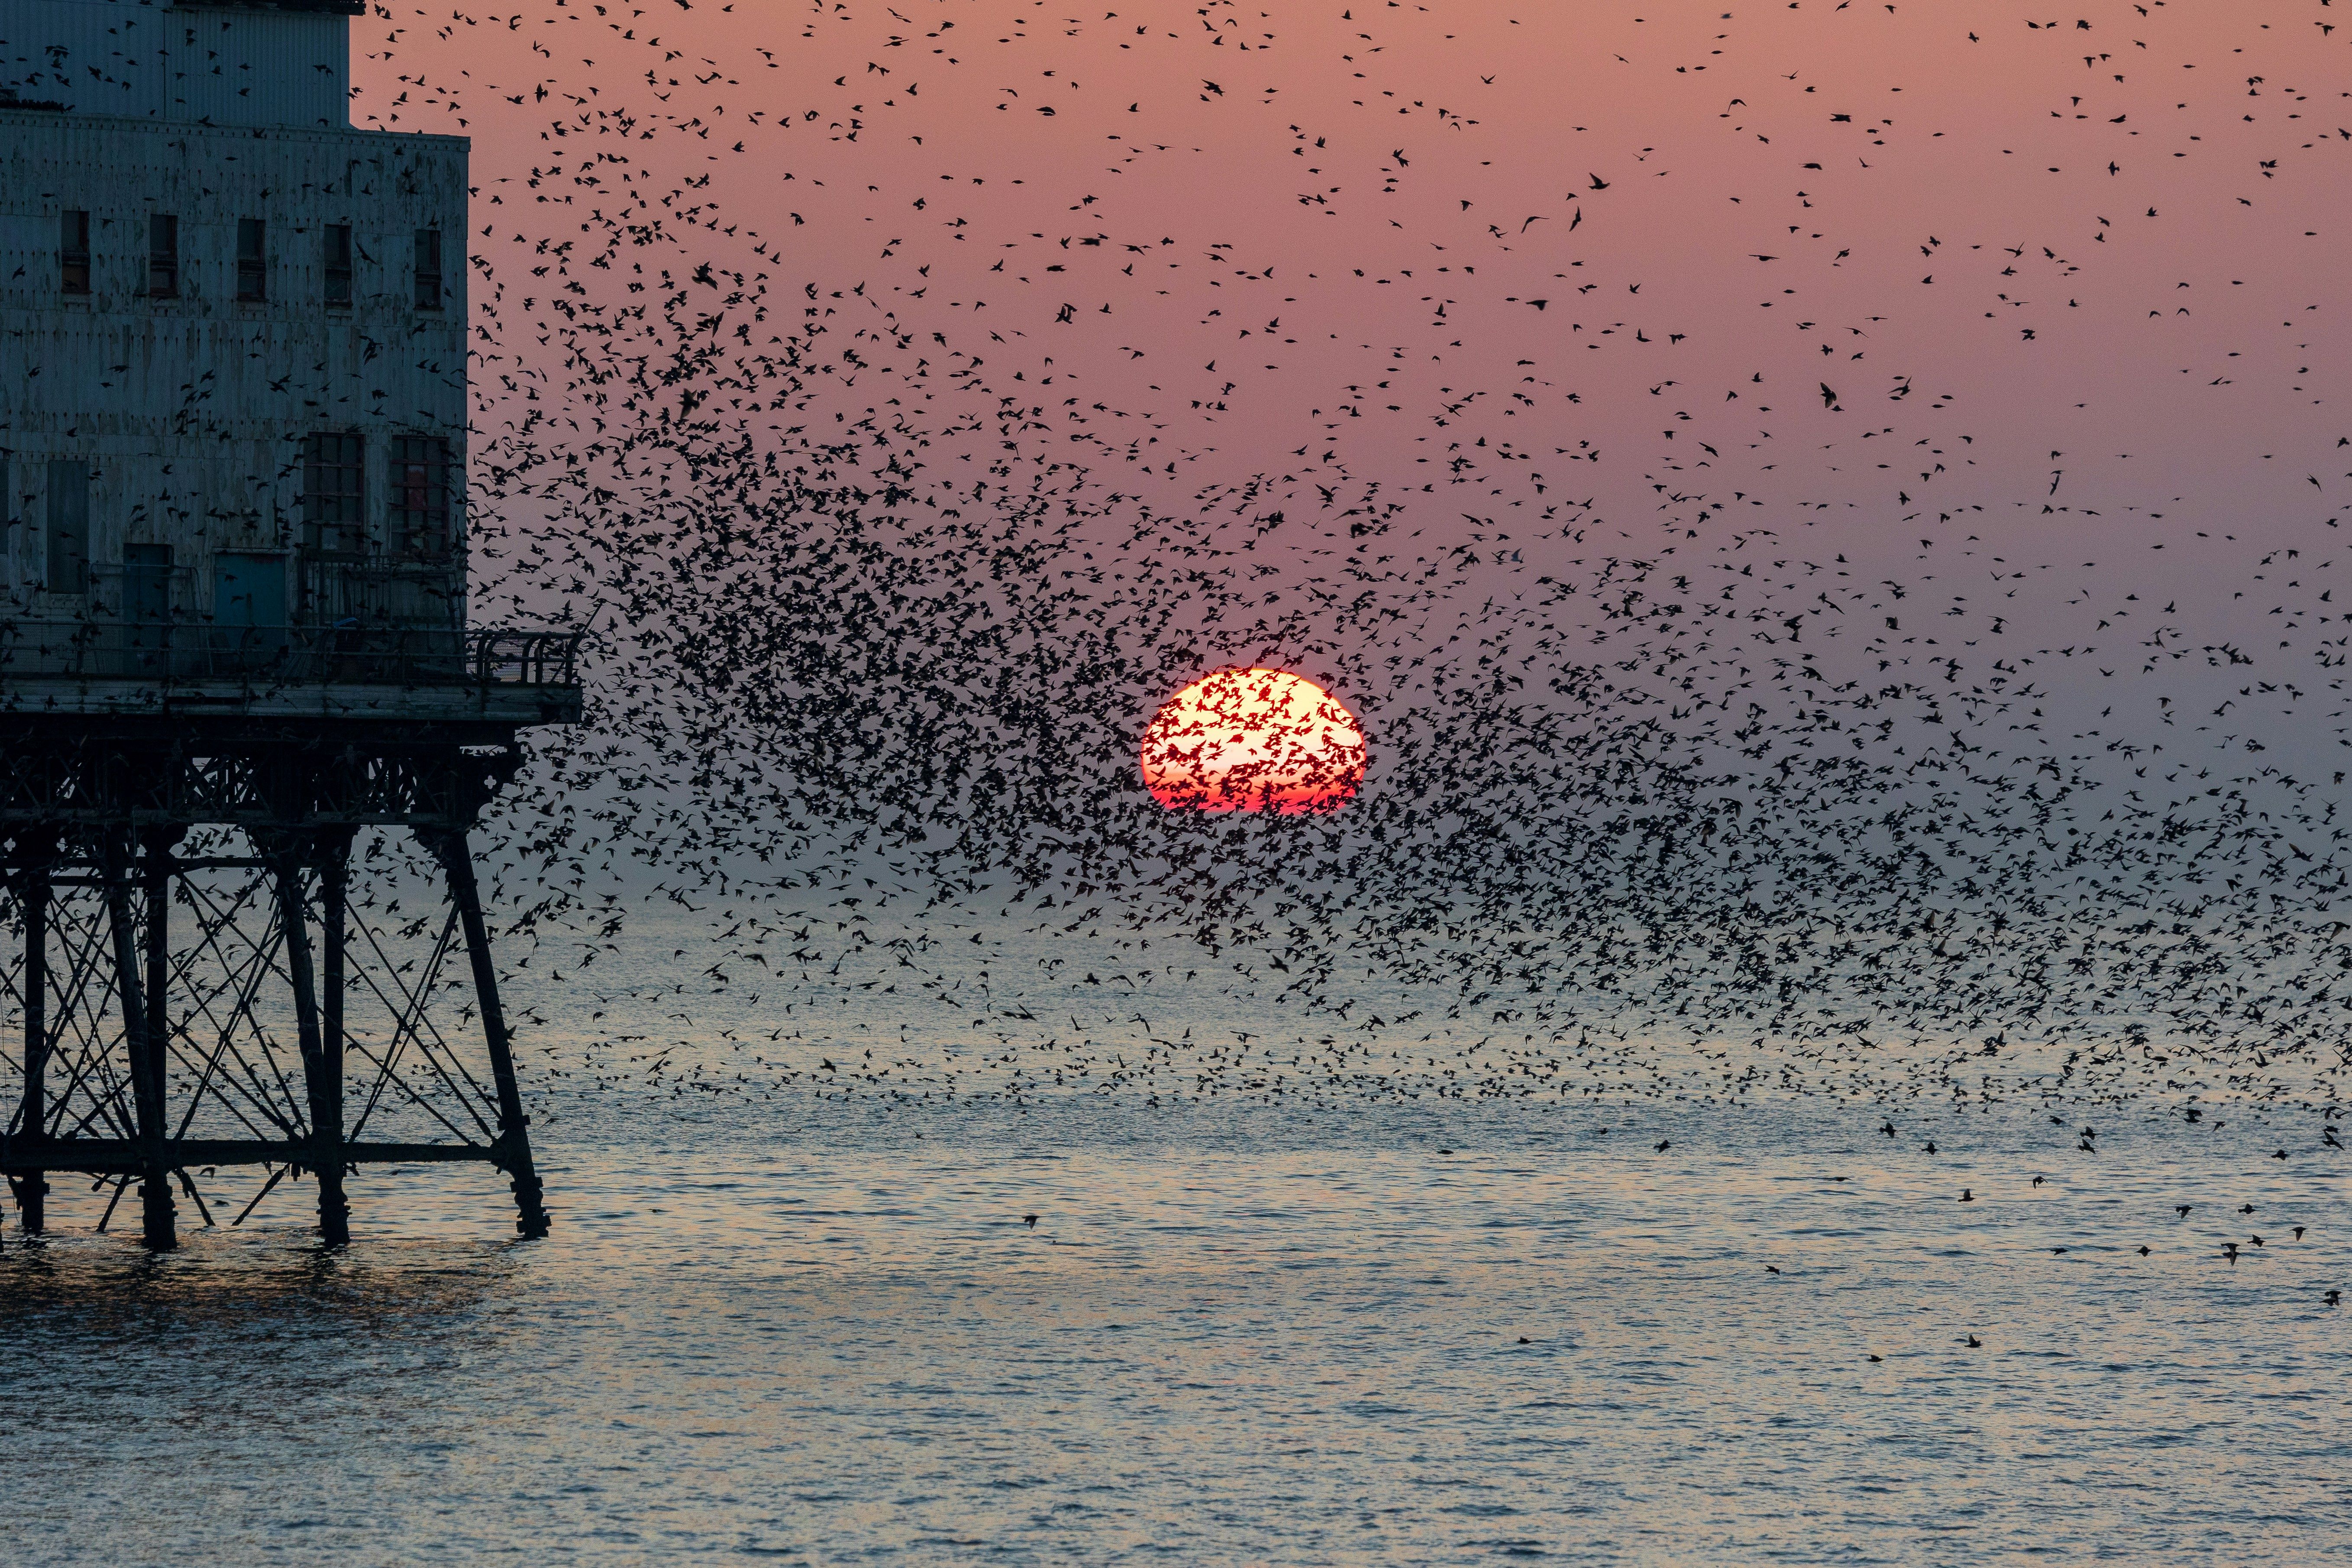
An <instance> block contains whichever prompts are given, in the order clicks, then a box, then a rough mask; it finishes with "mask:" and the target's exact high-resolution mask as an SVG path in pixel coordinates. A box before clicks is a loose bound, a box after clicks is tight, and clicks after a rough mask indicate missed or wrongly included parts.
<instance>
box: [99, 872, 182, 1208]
mask: <svg viewBox="0 0 2352 1568" xmlns="http://www.w3.org/2000/svg"><path fill="white" fill-rule="evenodd" d="M106 912H107V921H108V924H109V925H110V927H111V928H112V934H113V938H114V979H115V988H116V994H117V995H118V996H120V998H121V1005H122V1040H123V1044H124V1046H125V1047H126V1048H127V1049H128V1051H129V1054H130V1057H131V1101H132V1105H133V1107H134V1109H135V1113H136V1121H137V1126H138V1132H139V1149H140V1154H141V1159H140V1164H139V1175H140V1184H139V1199H140V1234H141V1237H142V1239H143V1240H144V1241H145V1242H146V1244H147V1245H148V1246H149V1247H154V1248H155V1249H157V1250H158V1251H163V1250H167V1249H169V1248H171V1247H177V1246H178V1245H179V1241H180V1238H179V1232H178V1221H177V1216H176V1215H175V1214H174V1211H173V1204H172V1171H171V1163H170V1162H169V1160H168V1159H167V1158H166V1156H165V1154H164V1126H163V1062H162V1059H161V1058H162V1056H163V1052H162V1050H161V1049H160V1048H159V1047H160V1046H161V1044H162V1042H161V1041H160V1040H159V1039H158V1038H157V1037H156V1036H155V1034H154V1032H153V1031H152V1027H151V1018H150V1015H149V1012H148V1008H147V999H146V994H145V993H146V985H145V984H144V983H143V982H142V979H141V977H140V973H139V967H140V966H139V940H138V931H137V926H136V922H135V921H133V919H132V917H131V857H130V851H129V846H128V844H127V843H126V842H125V838H124V836H110V837H109V838H108V841H107V846H106Z"/></svg>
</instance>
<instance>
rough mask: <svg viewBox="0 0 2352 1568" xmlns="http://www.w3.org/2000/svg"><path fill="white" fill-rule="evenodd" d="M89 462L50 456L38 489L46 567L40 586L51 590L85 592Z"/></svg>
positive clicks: (71, 592) (80, 459)
mask: <svg viewBox="0 0 2352 1568" xmlns="http://www.w3.org/2000/svg"><path fill="white" fill-rule="evenodd" d="M90 479H91V474H90V471H89V462H88V461H87V460H86V459H83V458H50V459H49V467H48V473H47V476H46V483H45V484H44V485H43V487H42V489H43V491H44V494H43V496H42V498H41V499H42V502H43V512H44V515H43V518H42V528H41V534H42V540H41V542H42V546H43V553H44V554H45V555H46V556H47V560H46V562H45V563H44V564H45V565H46V567H47V570H46V571H45V572H44V573H43V574H42V581H41V586H42V587H43V588H44V589H45V590H46V591H47V592H49V593H52V594H73V595H81V596H85V597H86V596H88V595H89V481H90Z"/></svg>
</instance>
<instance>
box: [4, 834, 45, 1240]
mask: <svg viewBox="0 0 2352 1568" xmlns="http://www.w3.org/2000/svg"><path fill="white" fill-rule="evenodd" d="M17 886H18V889H19V891H18V900H19V902H20V903H21V904H22V906H23V908H24V911H25V1097H24V1099H23V1100H22V1101H21V1102H20V1104H19V1107H18V1110H17V1116H16V1129H17V1131H16V1136H17V1138H18V1139H19V1140H20V1141H21V1140H26V1139H31V1140H36V1141H37V1140H39V1139H41V1138H44V1137H46V1136H47V1132H48V1127H49V1105H48V1084H47V1075H48V1061H49V868H48V867H47V865H46V864H38V863H37V864H34V865H30V866H27V867H26V868H25V874H24V877H23V879H22V880H21V881H20V882H19V883H18V884H17ZM48 1174H49V1173H47V1171H44V1170H41V1169H39V1168H38V1167H37V1166H36V1167H30V1168H27V1169H26V1170H25V1171H23V1172H21V1173H17V1174H16V1175H15V1176H14V1177H12V1179H11V1182H12V1184H13V1185H14V1186H15V1188H16V1215H17V1223H18V1224H20V1225H21V1226H24V1228H25V1232H26V1235H28V1236H38V1235H40V1234H41V1232H42V1231H43V1230H45V1229H47V1226H48V1195H49V1182H48Z"/></svg>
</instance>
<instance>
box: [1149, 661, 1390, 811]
mask: <svg viewBox="0 0 2352 1568" xmlns="http://www.w3.org/2000/svg"><path fill="white" fill-rule="evenodd" d="M1142 761H1143V784H1144V787H1145V788H1147V789H1149V790H1150V792H1151V795H1152V798H1153V799H1155V800H1157V801H1159V802H1160V805H1165V806H1169V807H1171V808H1174V807H1187V806H1189V807H1191V808H1192V809H1193V810H1196V811H1216V812H1223V811H1272V812H1279V813H1282V814H1284V815H1286V816H1287V815H1292V814H1295V813H1298V812H1308V811H1331V810H1336V809H1337V808H1338V807H1339V806H1341V805H1346V804H1347V803H1348V801H1349V799H1351V798H1352V797H1353V796H1354V795H1355V793H1356V786H1357V785H1359V784H1361V783H1363V780H1364V761H1365V750H1364V731H1363V728H1362V726H1360V725H1359V724H1358V723H1357V722H1356V716H1355V715H1354V714H1352V713H1350V712H1349V711H1348V710H1347V709H1346V708H1344V707H1342V706H1341V705H1340V703H1339V700H1338V699H1336V698H1334V697H1333V696H1332V695H1331V694H1330V693H1329V692H1328V691H1326V690H1324V689H1322V688H1321V687H1319V686H1318V685H1316V684H1315V683H1314V682H1313V681H1311V680H1308V679H1304V678H1303V677H1300V676H1296V675H1293V674H1291V673H1290V672H1289V671H1288V670H1284V669H1220V670H1217V671H1215V672H1214V673H1213V674H1210V675H1204V676H1202V678H1201V679H1198V680H1196V681H1194V682H1193V683H1192V685H1190V686H1188V687H1186V688H1185V689H1183V690H1181V691H1180V692H1178V693H1177V694H1176V695H1175V696H1173V697H1171V698H1170V699H1169V700H1167V702H1166V703H1165V704H1163V705H1162V706H1161V708H1160V711H1159V713H1158V714H1157V715H1156V716H1154V718H1153V719H1152V721H1151V725H1150V728H1149V729H1147V730H1146V731H1144V732H1143V758H1142Z"/></svg>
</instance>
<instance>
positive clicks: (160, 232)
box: [147, 213, 180, 300]
mask: <svg viewBox="0 0 2352 1568" xmlns="http://www.w3.org/2000/svg"><path fill="white" fill-rule="evenodd" d="M147 297H148V298H149V299H151V300H176V299H178V298H179V297H180V219H179V215H177V214H176V213H149V214H148V215H147Z"/></svg>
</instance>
